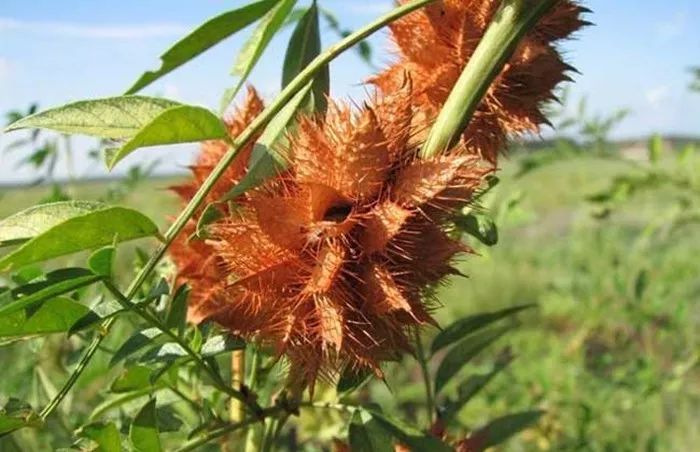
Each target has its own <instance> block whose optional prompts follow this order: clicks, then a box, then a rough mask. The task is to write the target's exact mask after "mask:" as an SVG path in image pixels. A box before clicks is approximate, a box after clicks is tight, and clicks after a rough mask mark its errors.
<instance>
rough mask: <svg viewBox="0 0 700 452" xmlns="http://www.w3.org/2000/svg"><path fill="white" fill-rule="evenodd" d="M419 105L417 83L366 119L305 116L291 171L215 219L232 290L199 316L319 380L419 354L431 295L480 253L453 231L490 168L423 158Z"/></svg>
mask: <svg viewBox="0 0 700 452" xmlns="http://www.w3.org/2000/svg"><path fill="white" fill-rule="evenodd" d="M410 98H411V92H410V86H409V84H408V83H406V80H405V79H404V84H403V86H402V87H401V88H400V89H399V90H398V91H397V92H395V93H394V94H393V95H391V96H387V97H385V98H383V99H374V100H373V101H372V102H371V105H365V106H364V107H362V108H360V109H359V110H358V111H356V112H353V111H352V110H351V109H350V108H349V107H346V106H343V105H339V104H332V105H331V106H330V107H329V112H328V114H327V117H326V118H325V121H318V120H317V119H309V118H301V119H300V120H299V123H298V127H297V128H296V131H295V133H294V135H293V136H290V137H289V145H288V149H287V151H286V156H287V159H288V162H289V167H288V169H287V170H286V171H284V172H283V173H282V174H280V175H279V176H278V177H275V178H273V179H272V180H271V181H269V182H268V183H266V184H265V185H264V186H262V187H260V188H258V189H255V190H252V191H250V192H248V193H247V194H246V195H244V196H242V197H241V198H239V199H237V200H236V205H237V209H236V210H235V211H232V212H229V213H228V215H227V216H226V217H225V219H223V220H221V221H219V222H217V223H216V224H214V225H212V227H211V236H212V237H213V238H212V239H211V240H209V241H208V242H207V246H208V247H209V246H210V247H211V249H213V250H214V252H215V255H216V256H217V259H220V260H221V262H222V263H223V266H224V267H223V268H224V270H223V271H224V274H225V278H220V280H222V281H227V282H228V284H227V287H226V290H225V294H222V293H221V292H217V296H212V297H208V298H207V299H206V301H204V302H202V303H199V304H198V306H197V313H198V316H199V318H209V319H213V320H215V321H216V322H217V323H219V324H220V325H222V326H224V327H225V328H227V329H229V330H230V331H231V332H233V333H235V334H239V335H241V336H243V337H245V338H247V339H250V340H255V341H258V342H259V343H261V344H262V345H264V346H268V347H272V348H273V349H274V350H275V351H276V352H277V353H278V354H280V355H286V356H287V357H288V358H289V360H290V362H291V364H292V369H291V372H292V375H295V376H296V377H297V378H298V379H299V380H300V381H301V382H303V383H308V384H311V385H312V384H313V382H314V381H315V380H316V378H317V377H318V376H319V375H320V376H322V377H329V378H330V377H332V376H333V375H335V374H336V373H337V372H338V371H339V370H340V369H341V368H345V367H350V368H355V369H357V368H369V369H373V370H374V371H375V372H377V373H378V374H379V373H380V368H379V365H380V363H381V362H382V361H385V360H390V359H395V358H396V357H397V355H398V354H399V353H400V352H402V351H406V350H410V348H411V347H410V339H409V338H410V336H409V335H410V333H411V331H412V330H413V329H414V328H416V327H418V326H421V325H425V324H428V323H432V322H433V320H432V318H431V316H430V310H431V307H430V306H429V305H428V304H427V303H426V301H425V299H426V297H425V296H424V295H425V291H426V288H428V287H430V286H432V285H434V284H437V283H438V282H440V281H441V280H442V279H444V278H445V277H446V276H447V275H449V274H451V273H454V270H453V268H452V266H451V262H452V260H453V258H454V257H455V256H456V255H457V254H458V253H460V252H464V251H468V249H467V248H466V246H465V245H463V244H462V243H460V242H459V241H457V240H455V239H453V238H451V237H450V236H449V235H448V234H447V233H446V232H445V230H444V225H445V223H446V221H447V219H448V218H449V216H450V213H452V212H453V211H454V210H455V209H458V208H460V207H462V206H463V205H464V204H465V203H467V202H468V201H469V200H470V199H471V198H472V196H473V193H474V191H475V190H476V189H477V188H478V187H479V185H480V184H481V181H482V179H483V177H484V175H485V174H486V173H487V172H488V171H489V170H486V169H483V168H480V167H479V165H478V159H477V158H476V157H474V156H473V155H468V154H466V153H465V152H460V150H459V149H458V150H455V151H453V152H451V153H450V154H448V155H442V156H439V157H436V158H434V159H431V160H420V159H418V157H417V149H415V148H414V147H412V146H410V145H409V133H408V131H409V130H410V123H411V122H412V115H411V102H410ZM219 271H221V269H219ZM219 276H220V275H219Z"/></svg>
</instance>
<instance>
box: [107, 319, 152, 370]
mask: <svg viewBox="0 0 700 452" xmlns="http://www.w3.org/2000/svg"><path fill="white" fill-rule="evenodd" d="M162 334H163V332H162V331H161V330H159V329H158V328H147V329H145V330H142V331H137V332H136V333H134V334H133V335H132V336H131V337H129V339H127V340H126V341H124V343H123V344H122V345H121V347H119V348H118V349H117V351H116V352H114V355H112V359H110V361H109V365H110V366H114V365H116V364H118V363H120V362H121V361H123V360H125V359H126V358H128V357H129V356H131V355H133V354H134V353H136V352H138V351H139V350H141V349H142V348H144V347H146V346H148V345H152V344H153V343H154V341H155V339H157V338H158V337H159V336H161V335H162Z"/></svg>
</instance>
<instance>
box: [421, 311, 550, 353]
mask: <svg viewBox="0 0 700 452" xmlns="http://www.w3.org/2000/svg"><path fill="white" fill-rule="evenodd" d="M535 306H536V305H534V304H525V305H519V306H513V307H511V308H506V309H503V310H500V311H495V312H485V313H479V314H475V315H472V316H469V317H465V318H463V319H460V320H457V321H456V322H454V323H452V324H451V325H450V326H448V327H447V328H445V329H444V330H442V331H441V332H440V334H438V335H437V336H436V337H435V339H434V340H433V343H432V345H431V347H430V349H431V351H432V353H435V352H437V351H438V350H440V349H441V348H444V347H447V346H448V345H451V344H453V343H455V342H457V341H458V340H460V339H462V338H464V337H466V336H468V335H469V334H472V333H475V332H476V331H478V330H480V329H482V328H485V327H487V326H489V325H491V324H492V323H494V322H497V321H499V320H501V319H505V318H506V317H510V316H512V315H514V314H517V313H519V312H521V311H524V310H526V309H531V308H534V307H535Z"/></svg>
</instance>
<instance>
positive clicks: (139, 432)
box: [129, 399, 162, 452]
mask: <svg viewBox="0 0 700 452" xmlns="http://www.w3.org/2000/svg"><path fill="white" fill-rule="evenodd" d="M129 438H130V439H131V444H132V445H133V446H134V450H135V451H137V452H158V451H160V450H162V449H161V445H160V437H159V435H158V425H157V424H156V399H151V400H149V401H148V402H147V403H146V404H145V405H144V406H143V408H141V411H139V413H138V414H137V415H136V418H134V422H133V423H132V424H131V428H130V429H129Z"/></svg>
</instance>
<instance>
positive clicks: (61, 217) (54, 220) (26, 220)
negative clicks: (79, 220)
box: [0, 201, 106, 247]
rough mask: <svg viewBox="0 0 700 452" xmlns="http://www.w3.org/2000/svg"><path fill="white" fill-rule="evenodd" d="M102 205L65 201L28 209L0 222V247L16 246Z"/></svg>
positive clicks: (102, 205) (102, 206)
mask: <svg viewBox="0 0 700 452" xmlns="http://www.w3.org/2000/svg"><path fill="white" fill-rule="evenodd" d="M105 207H106V206H105V205H104V204H102V203H97V202H88V201H67V202H56V203H52V204H42V205H39V206H34V207H30V208H29V209H26V210H23V211H21V212H19V213H16V214H14V215H12V216H10V217H7V218H5V219H4V220H2V221H0V247H2V246H8V245H17V244H19V243H22V242H26V241H27V240H29V239H31V238H33V237H36V236H37V235H39V234H41V233H43V232H46V231H47V230H48V229H51V228H52V227H54V226H56V225H57V224H60V223H63V222H64V221H66V220H69V219H71V218H73V217H76V216H79V215H84V214H86V213H90V212H93V211H95V210H99V209H104V208H105Z"/></svg>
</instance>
